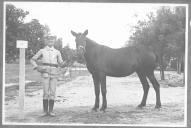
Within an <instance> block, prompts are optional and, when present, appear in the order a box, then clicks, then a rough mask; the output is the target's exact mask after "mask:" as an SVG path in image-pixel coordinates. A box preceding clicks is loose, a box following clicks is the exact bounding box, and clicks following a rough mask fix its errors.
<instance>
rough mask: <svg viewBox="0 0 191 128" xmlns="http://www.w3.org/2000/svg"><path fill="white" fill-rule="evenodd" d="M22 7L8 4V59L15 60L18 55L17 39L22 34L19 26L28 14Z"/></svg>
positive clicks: (8, 60)
mask: <svg viewBox="0 0 191 128" xmlns="http://www.w3.org/2000/svg"><path fill="white" fill-rule="evenodd" d="M28 14H29V12H26V11H24V10H22V9H18V8H16V7H15V6H13V5H11V4H7V5H6V61H7V62H10V61H12V60H15V59H16V58H17V55H18V49H16V48H15V47H16V40H17V39H18V37H19V36H20V34H21V30H20V29H19V27H20V26H21V25H22V24H23V20H24V18H25V17H26V15H28Z"/></svg>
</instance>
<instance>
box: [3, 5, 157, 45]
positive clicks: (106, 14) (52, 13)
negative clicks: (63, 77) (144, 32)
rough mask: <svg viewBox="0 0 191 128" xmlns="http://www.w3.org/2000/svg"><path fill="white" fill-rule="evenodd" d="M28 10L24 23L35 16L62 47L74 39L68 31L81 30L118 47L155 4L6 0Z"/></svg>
mask: <svg viewBox="0 0 191 128" xmlns="http://www.w3.org/2000/svg"><path fill="white" fill-rule="evenodd" d="M7 3H11V4H13V5H15V6H16V7H17V8H21V9H23V10H24V11H28V12H29V15H27V17H26V18H25V22H30V21H31V20H32V19H38V20H39V22H40V23H41V24H43V25H45V24H46V25H48V26H49V28H50V32H51V34H52V35H56V36H57V37H58V38H62V40H63V46H65V45H67V44H68V45H69V46H70V47H71V48H74V49H75V41H74V40H75V38H74V37H73V36H72V34H71V30H73V31H75V32H84V31H85V30H86V29H88V32H89V33H88V35H87V37H88V38H90V39H92V40H94V41H95V42H97V43H99V44H102V45H106V46H109V47H111V48H120V47H122V46H124V44H125V42H128V39H129V37H130V35H131V34H132V32H131V27H132V26H134V25H136V24H137V21H138V20H143V19H146V15H147V14H148V13H149V12H155V11H156V9H157V8H158V7H159V5H157V4H144V3H143V4H135V3H134V4H133V3H131V4H130V3H79V2H7Z"/></svg>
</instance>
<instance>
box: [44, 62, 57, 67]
mask: <svg viewBox="0 0 191 128" xmlns="http://www.w3.org/2000/svg"><path fill="white" fill-rule="evenodd" d="M42 65H44V66H50V67H56V68H58V64H50V63H43V64H42Z"/></svg>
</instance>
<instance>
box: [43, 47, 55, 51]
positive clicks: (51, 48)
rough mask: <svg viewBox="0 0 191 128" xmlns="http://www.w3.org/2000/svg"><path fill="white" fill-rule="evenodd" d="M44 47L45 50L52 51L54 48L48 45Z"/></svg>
mask: <svg viewBox="0 0 191 128" xmlns="http://www.w3.org/2000/svg"><path fill="white" fill-rule="evenodd" d="M45 49H46V50H50V51H53V50H54V47H48V46H46V47H45Z"/></svg>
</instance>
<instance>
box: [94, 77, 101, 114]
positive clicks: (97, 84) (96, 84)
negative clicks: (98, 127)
mask: <svg viewBox="0 0 191 128" xmlns="http://www.w3.org/2000/svg"><path fill="white" fill-rule="evenodd" d="M92 78H93V81H94V91H95V105H94V107H93V108H92V110H94V111H97V109H98V108H99V94H100V81H99V77H98V75H94V74H93V75H92Z"/></svg>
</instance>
